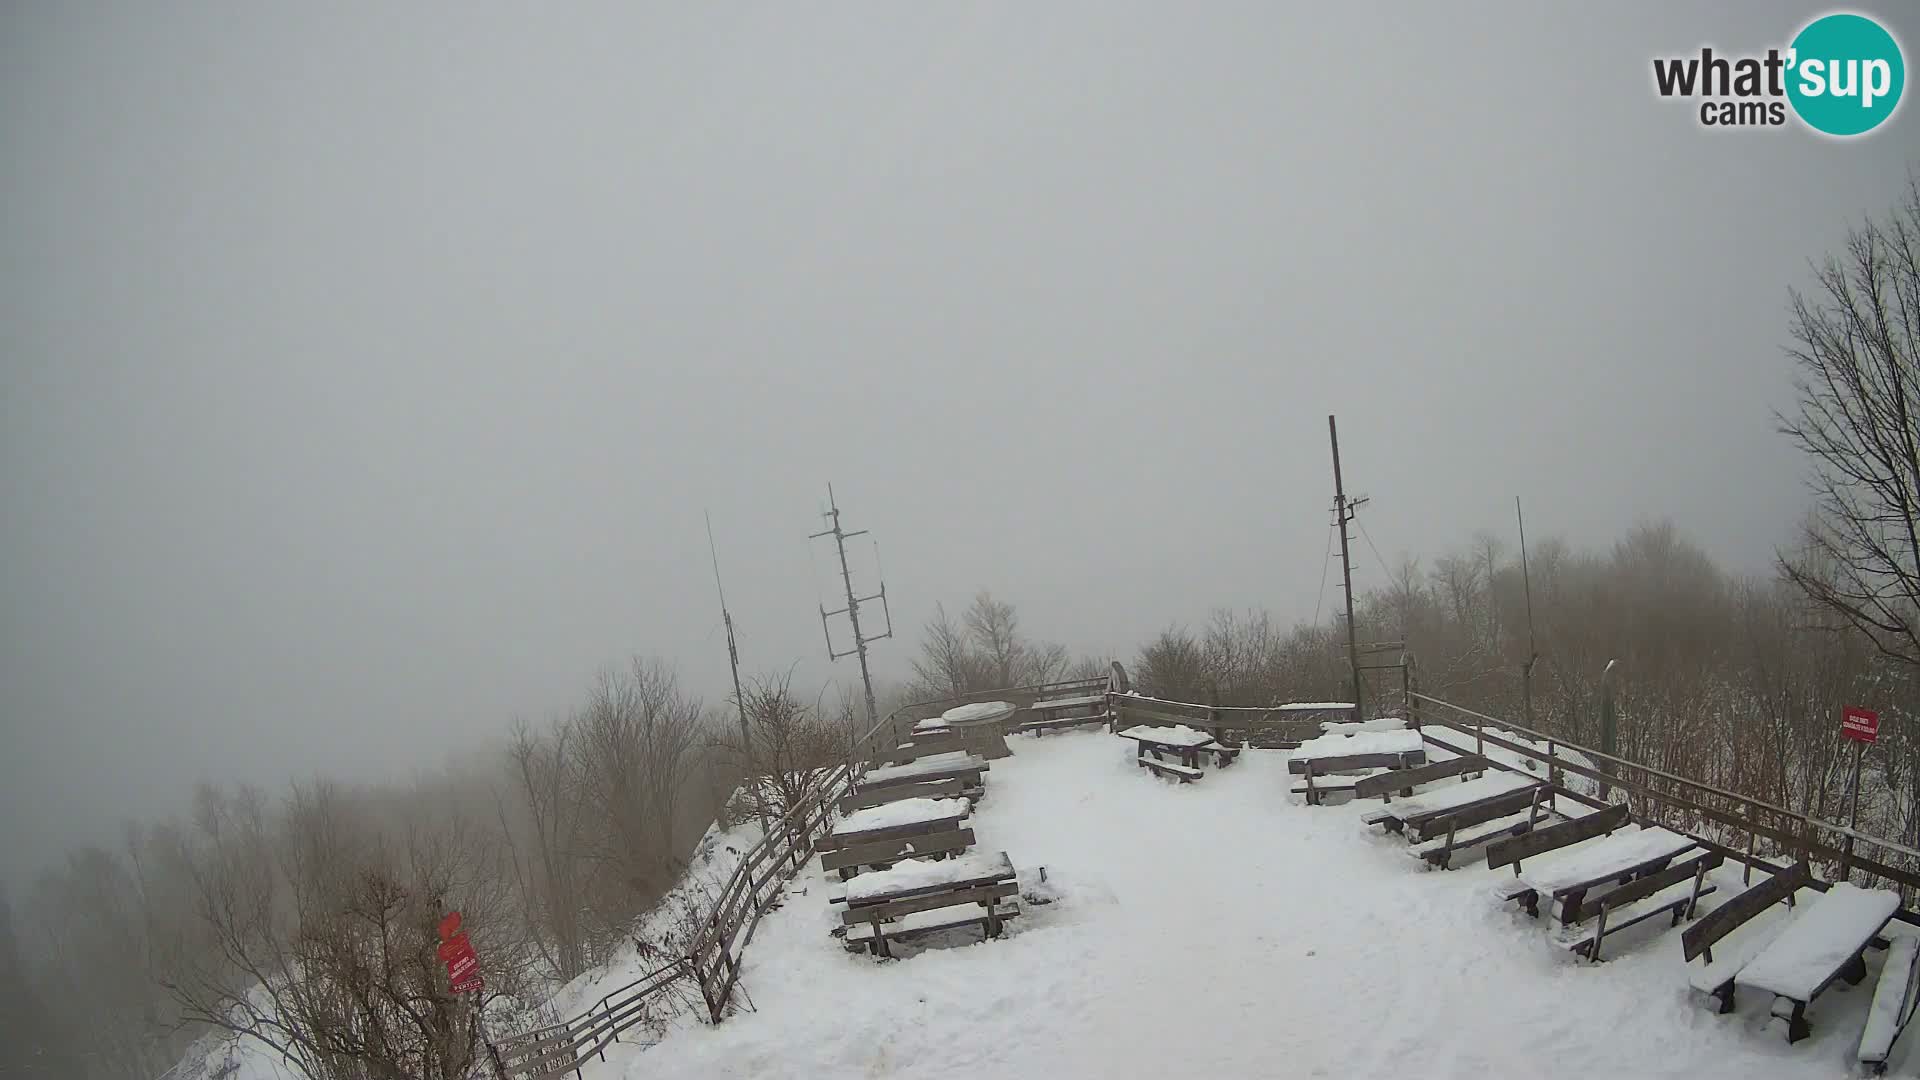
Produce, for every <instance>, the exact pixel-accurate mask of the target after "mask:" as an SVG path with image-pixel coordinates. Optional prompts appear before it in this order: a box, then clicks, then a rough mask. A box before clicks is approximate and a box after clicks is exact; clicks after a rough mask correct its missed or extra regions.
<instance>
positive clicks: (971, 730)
mask: <svg viewBox="0 0 1920 1080" xmlns="http://www.w3.org/2000/svg"><path fill="white" fill-rule="evenodd" d="M1018 711H1020V710H1019V707H1018V706H1016V705H1014V703H1013V702H1011V701H975V702H971V703H969V704H966V705H956V706H954V707H953V708H951V709H948V710H947V711H946V712H943V713H941V714H940V722H941V723H942V724H945V725H946V726H947V727H948V729H950V730H951V731H952V732H953V733H954V734H955V735H958V736H960V742H961V743H962V744H963V745H964V746H965V747H966V748H967V750H968V751H970V752H972V753H975V754H978V755H980V756H981V757H983V758H986V759H988V760H992V759H994V758H1003V757H1012V756H1013V751H1012V750H1010V749H1008V748H1007V722H1008V721H1009V720H1011V719H1012V718H1013V714H1014V713H1016V712H1018Z"/></svg>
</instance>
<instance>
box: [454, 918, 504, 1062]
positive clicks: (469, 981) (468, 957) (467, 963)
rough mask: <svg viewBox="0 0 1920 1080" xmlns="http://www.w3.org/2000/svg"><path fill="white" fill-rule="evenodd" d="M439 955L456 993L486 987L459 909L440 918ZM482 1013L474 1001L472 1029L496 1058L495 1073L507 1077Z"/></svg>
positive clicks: (490, 1054) (477, 958) (476, 955)
mask: <svg viewBox="0 0 1920 1080" xmlns="http://www.w3.org/2000/svg"><path fill="white" fill-rule="evenodd" d="M439 955H440V959H441V961H442V962H444V963H445V964H446V965H447V981H448V982H449V983H450V984H451V985H452V987H453V992H454V993H456V994H466V993H477V992H478V991H481V990H484V989H486V985H487V983H486V980H485V979H483V978H481V977H480V956H479V954H478V953H476V952H474V951H473V942H471V941H469V940H468V939H467V934H466V931H464V930H462V929H460V913H459V912H457V911H449V912H447V916H446V918H444V919H441V920H440V948H439ZM480 1017H481V1010H480V1006H478V1005H475V1006H474V1009H473V1033H474V1034H475V1035H476V1036H478V1037H479V1039H480V1042H481V1044H482V1045H483V1046H485V1047H486V1048H487V1055H488V1056H489V1057H490V1058H492V1059H493V1072H494V1075H495V1076H499V1077H503V1078H504V1077H505V1076H506V1075H507V1073H506V1066H505V1065H503V1064H502V1063H501V1061H500V1051H499V1050H498V1049H496V1048H495V1047H494V1045H493V1040H491V1039H489V1038H487V1032H486V1029H485V1028H484V1027H482V1026H481V1024H480Z"/></svg>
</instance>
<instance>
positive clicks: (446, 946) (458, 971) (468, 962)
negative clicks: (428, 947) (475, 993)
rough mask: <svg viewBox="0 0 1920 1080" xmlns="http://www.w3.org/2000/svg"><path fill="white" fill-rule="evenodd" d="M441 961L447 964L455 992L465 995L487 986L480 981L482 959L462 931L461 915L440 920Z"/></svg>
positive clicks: (451, 915) (448, 975) (453, 914)
mask: <svg viewBox="0 0 1920 1080" xmlns="http://www.w3.org/2000/svg"><path fill="white" fill-rule="evenodd" d="M440 937H441V939H442V940H441V942H440V949H439V953H440V959H441V960H443V961H445V962H446V965H447V979H448V981H449V982H451V983H452V984H453V992H454V993H456V994H464V993H466V992H467V991H469V990H478V989H480V988H481V987H482V986H484V985H485V984H484V983H483V982H482V981H481V979H480V957H479V955H478V954H476V953H475V952H474V951H473V942H471V941H469V940H467V935H466V933H465V932H464V931H462V930H461V929H460V913H459V912H457V911H456V912H453V913H452V914H450V915H448V916H447V917H446V918H444V919H442V920H440Z"/></svg>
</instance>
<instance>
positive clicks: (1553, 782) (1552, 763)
mask: <svg viewBox="0 0 1920 1080" xmlns="http://www.w3.org/2000/svg"><path fill="white" fill-rule="evenodd" d="M1547 786H1549V787H1556V788H1557V787H1559V786H1560V762H1559V759H1557V758H1555V757H1554V755H1553V740H1552V739H1548V740H1547Z"/></svg>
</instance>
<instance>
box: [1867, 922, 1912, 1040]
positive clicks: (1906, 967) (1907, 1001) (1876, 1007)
mask: <svg viewBox="0 0 1920 1080" xmlns="http://www.w3.org/2000/svg"><path fill="white" fill-rule="evenodd" d="M1916 958H1920V941H1916V940H1914V939H1913V938H1910V937H1900V938H1894V939H1893V943H1892V945H1891V946H1889V947H1888V949H1887V962H1886V966H1884V967H1882V968H1881V969H1880V979H1879V981H1877V982H1875V983H1874V986H1873V1006H1872V1008H1870V1009H1868V1010H1867V1027H1866V1030H1864V1031H1862V1032H1861V1033H1860V1063H1861V1064H1862V1065H1865V1066H1867V1067H1868V1068H1870V1069H1872V1070H1873V1071H1874V1072H1875V1073H1883V1072H1886V1071H1887V1058H1888V1057H1889V1056H1890V1055H1892V1053H1893V1043H1894V1040H1896V1039H1898V1038H1899V1037H1900V1033H1901V1032H1902V1031H1904V1030H1905V1029H1906V1026H1907V1022H1908V1021H1910V1020H1912V1019H1913V1009H1914V1004H1915V1002H1916V1000H1920V994H1916V991H1920V963H1915V960H1916Z"/></svg>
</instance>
